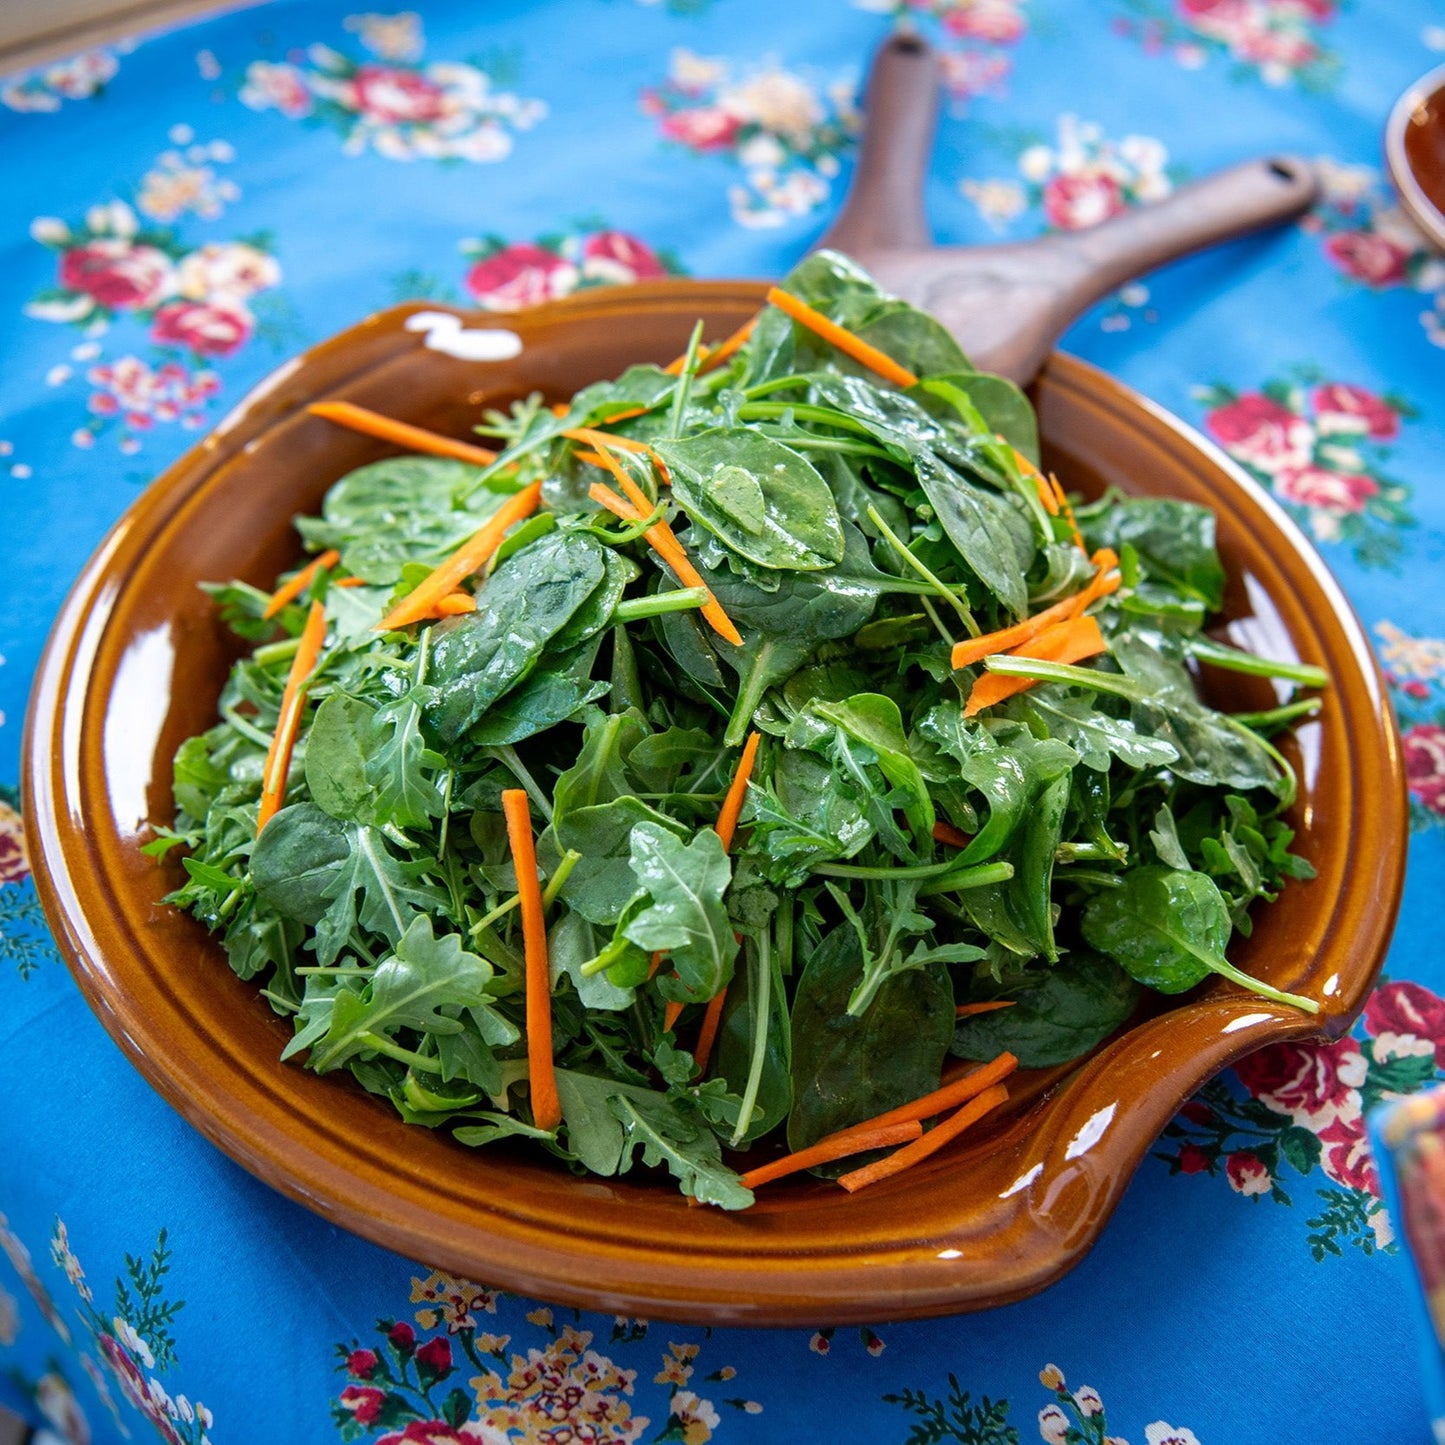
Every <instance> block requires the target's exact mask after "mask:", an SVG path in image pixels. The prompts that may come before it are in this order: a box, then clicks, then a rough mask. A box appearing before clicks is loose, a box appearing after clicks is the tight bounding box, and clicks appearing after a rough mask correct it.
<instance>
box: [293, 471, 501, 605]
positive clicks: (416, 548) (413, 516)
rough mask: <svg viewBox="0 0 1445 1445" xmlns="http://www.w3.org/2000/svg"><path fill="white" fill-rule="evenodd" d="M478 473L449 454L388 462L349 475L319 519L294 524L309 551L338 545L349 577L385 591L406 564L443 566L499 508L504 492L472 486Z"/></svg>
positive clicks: (303, 519)
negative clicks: (461, 497)
mask: <svg viewBox="0 0 1445 1445" xmlns="http://www.w3.org/2000/svg"><path fill="white" fill-rule="evenodd" d="M481 475H482V473H481V469H480V468H478V467H474V466H472V465H471V464H470V463H468V462H458V461H453V460H451V459H450V458H448V457H387V458H386V459H384V460H383V461H379V462H372V463H371V465H370V466H365V467H358V468H357V469H356V470H355V471H354V472H348V473H347V474H346V476H344V477H342V479H341V480H340V481H339V482H337V483H335V484H334V485H333V486H332V487H331V489H330V490H329V491H328V492H327V493H326V500H325V502H323V503H322V508H321V518H320V520H319V521H318V520H316V519H313V518H308V517H300V518H298V519H297V522H296V527H297V530H298V531H299V532H300V533H301V535H302V536H303V537H304V538H305V539H306V540H307V542H309V543H310V544H311V545H312V546H314V547H318V548H321V547H336V548H339V549H340V552H341V565H342V566H343V567H344V568H345V569H346V570H347V571H348V572H350V573H352V574H353V575H354V576H357V577H360V578H362V579H363V580H365V581H367V582H375V583H379V584H382V585H385V586H391V585H392V584H394V583H395V582H396V581H397V580H398V579H399V578H400V577H401V569H402V567H403V566H404V565H405V564H406V563H408V562H424V563H428V564H431V563H435V562H439V561H441V559H442V558H443V557H444V556H445V555H446V554H447V553H448V552H450V551H451V550H452V549H453V548H454V547H456V546H457V545H459V544H460V543H461V542H462V541H464V540H465V539H466V538H467V537H470V536H471V534H472V533H473V532H475V531H476V530H477V528H478V527H480V526H481V525H482V523H483V522H485V521H486V520H487V518H488V517H490V516H491V515H492V513H493V512H495V511H496V510H497V508H498V507H499V506H501V504H502V502H503V501H504V500H505V493H502V494H500V495H499V494H498V493H496V492H493V491H489V490H488V489H487V488H485V487H477V486H476V483H477V481H478V479H479V478H480V477H481ZM463 492H465V493H467V494H468V495H467V498H466V501H465V502H463V503H461V504H460V505H458V504H457V503H456V502H455V501H454V498H455V496H456V495H457V494H458V493H463Z"/></svg>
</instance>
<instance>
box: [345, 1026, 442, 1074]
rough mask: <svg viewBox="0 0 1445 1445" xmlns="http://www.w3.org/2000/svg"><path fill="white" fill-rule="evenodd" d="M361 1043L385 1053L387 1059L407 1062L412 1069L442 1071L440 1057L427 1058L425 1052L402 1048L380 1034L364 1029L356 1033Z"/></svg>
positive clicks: (433, 1072) (426, 1071)
mask: <svg viewBox="0 0 1445 1445" xmlns="http://www.w3.org/2000/svg"><path fill="white" fill-rule="evenodd" d="M357 1038H358V1039H360V1040H361V1042H362V1043H363V1044H365V1045H366V1047H367V1048H369V1049H375V1050H376V1052H377V1053H379V1054H385V1055H386V1057H387V1058H389V1059H395V1060H396V1061H397V1063H399V1064H409V1065H410V1066H411V1067H412V1068H413V1069H420V1070H421V1071H422V1073H424V1074H440V1073H442V1072H443V1069H442V1065H441V1060H440V1059H429V1058H427V1057H426V1055H425V1054H419V1053H417V1052H416V1051H415V1050H413V1049H404V1048H402V1046H401V1045H400V1044H394V1043H392V1041H391V1040H390V1039H388V1038H385V1037H384V1036H383V1035H381V1034H374V1033H372V1032H371V1030H370V1029H366V1030H364V1031H363V1032H361V1033H360V1034H358V1035H357Z"/></svg>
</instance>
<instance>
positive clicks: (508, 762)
mask: <svg viewBox="0 0 1445 1445" xmlns="http://www.w3.org/2000/svg"><path fill="white" fill-rule="evenodd" d="M486 751H487V752H488V753H489V754H490V755H491V756H492V757H494V758H496V760H497V761H498V762H499V763H502V764H504V765H505V766H506V768H507V770H508V771H509V772H510V773H511V774H512V776H513V777H514V778H516V780H517V781H518V782H519V783H521V785H522V786H523V787H524V788H525V789H526V790H527V796H528V797H529V798H531V800H532V801H533V802H534V803H535V804H536V805H537V807H538V808H539V809H540V810H541V813H542V816H543V817H544V818H545V819H546V820H547V821H548V823H550V822H551V821H552V800H551V799H550V798H549V797H548V796H547V795H546V793H544V792H543V791H542V789H541V788H540V787H538V786H537V780H536V778H534V777H533V776H532V775H531V773H529V772H528V771H527V765H526V763H524V762H523V761H522V760H521V758H519V757H518V756H517V750H516V748H514V747H512V746H511V745H510V744H507V745H505V746H503V747H495V748H487V749H486Z"/></svg>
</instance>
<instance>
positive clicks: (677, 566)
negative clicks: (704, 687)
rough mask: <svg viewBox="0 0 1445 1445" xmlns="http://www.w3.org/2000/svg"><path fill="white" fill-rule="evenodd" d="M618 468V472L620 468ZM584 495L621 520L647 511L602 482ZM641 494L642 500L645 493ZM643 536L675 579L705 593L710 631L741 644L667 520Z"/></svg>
mask: <svg viewBox="0 0 1445 1445" xmlns="http://www.w3.org/2000/svg"><path fill="white" fill-rule="evenodd" d="M604 455H605V453H604ZM618 470H619V471H621V468H620V467H619V468H618ZM629 480H630V479H629ZM634 485H635V483H634ZM587 495H588V496H589V497H591V498H592V500H593V501H594V502H596V503H597V504H598V505H599V506H602V507H606V508H607V510H608V511H609V512H611V513H612V514H613V515H614V516H617V517H621V518H622V520H623V521H624V522H640V521H641V520H642V519H643V517H645V516H646V515H647V513H646V512H639V511H638V510H637V508H636V507H634V506H633V505H632V504H631V503H630V502H625V501H623V499H622V498H621V497H619V496H618V495H617V494H616V492H614V491H612V490H611V489H610V488H608V487H604V486H603V485H602V483H601V482H595V483H593V485H592V486H591V487H589V488H588V489H587ZM641 495H642V496H643V497H644V500H645V498H646V493H642V494H641ZM648 509H649V510H651V503H649V504H648ZM643 536H644V537H646V538H647V540H648V543H649V544H650V545H651V547H652V549H653V551H654V552H656V553H657V555H658V556H659V557H661V558H662V560H663V561H664V562H666V563H667V565H668V566H669V567H671V568H672V570H673V572H675V573H676V574H677V580H678V581H679V582H681V583H682V585H683V586H684V587H701V588H702V589H703V590H704V591H705V592H706V593H707V597H708V600H707V601H706V602H705V603H704V604H703V606H702V615H703V616H704V617H705V618H706V619H707V621H708V624H709V625H710V626H711V627H712V630H713V631H714V632H716V633H717V634H718V635H719V636H720V637H721V638H723V639H724V640H725V641H727V642H731V643H732V644H733V646H734V647H741V646H742V641H743V636H742V633H740V632H739V631H738V630H737V627H736V626H735V625H734V624H733V620H732V618H731V617H729V616H728V615H727V613H726V612H724V611H723V610H722V606H721V604H720V603H719V602H718V600H717V598H716V597H714V596H713V595H712V589H711V588H710V587H709V586H708V585H707V583H706V582H704V581H703V580H702V574H701V573H700V572H699V571H698V570H697V568H696V567H694V566H693V565H692V563H691V562H690V561H689V560H688V556H687V553H686V552H684V551H683V550H682V543H681V542H679V541H678V540H677V537H676V536H675V535H674V534H673V530H672V528H671V527H669V526H668V525H667V523H666V522H654V523H653V524H652V526H650V527H649V528H648V529H647V531H646V532H644V533H643Z"/></svg>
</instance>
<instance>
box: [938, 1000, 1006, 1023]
mask: <svg viewBox="0 0 1445 1445" xmlns="http://www.w3.org/2000/svg"><path fill="white" fill-rule="evenodd" d="M1017 1002H1018V1000H1017V999H1013V998H996V999H994V1000H993V1001H992V1002H991V1003H961V1004H959V1006H958V1007H957V1008H956V1009H954V1011H953V1016H954V1018H956V1019H971V1018H972V1017H973V1016H974V1015H975V1014H991V1013H994V1012H995V1011H997V1010H998V1009H1001V1008H1012V1007H1013V1006H1014V1004H1016V1003H1017Z"/></svg>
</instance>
